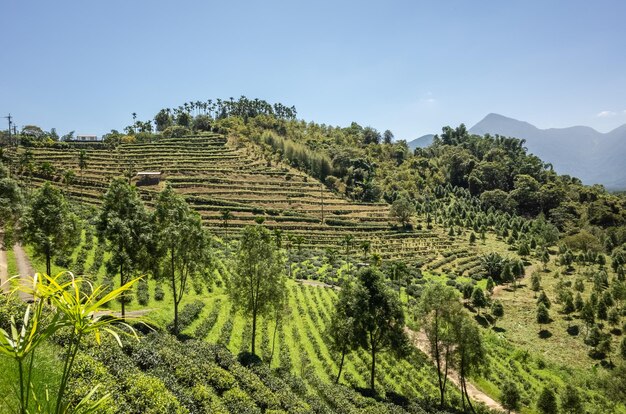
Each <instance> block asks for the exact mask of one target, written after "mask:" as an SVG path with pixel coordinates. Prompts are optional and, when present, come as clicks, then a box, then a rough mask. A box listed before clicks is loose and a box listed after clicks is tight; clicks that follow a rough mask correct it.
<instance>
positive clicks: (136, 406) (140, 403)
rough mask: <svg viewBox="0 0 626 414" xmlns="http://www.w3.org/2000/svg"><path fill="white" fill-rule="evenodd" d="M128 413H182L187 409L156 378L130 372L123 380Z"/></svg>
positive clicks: (186, 411)
mask: <svg viewBox="0 0 626 414" xmlns="http://www.w3.org/2000/svg"><path fill="white" fill-rule="evenodd" d="M125 386H126V388H127V389H126V396H127V398H128V402H129V410H128V411H127V413H129V414H161V413H172V414H184V413H188V412H189V411H188V410H187V409H186V408H184V407H182V406H181V405H180V403H179V402H178V400H177V399H176V397H174V395H172V393H171V392H170V391H169V390H168V389H167V388H166V387H165V385H164V384H163V382H161V381H160V380H158V379H157V378H154V377H151V376H148V375H144V374H132V375H130V376H128V377H127V379H126V381H125Z"/></svg>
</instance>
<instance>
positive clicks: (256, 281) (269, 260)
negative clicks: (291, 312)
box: [228, 226, 287, 354]
mask: <svg viewBox="0 0 626 414" xmlns="http://www.w3.org/2000/svg"><path fill="white" fill-rule="evenodd" d="M236 260H237V265H236V269H235V272H233V274H232V275H231V279H230V283H229V287H228V295H229V296H230V298H231V299H232V301H233V305H234V306H235V308H236V309H238V310H240V311H242V312H243V313H244V314H246V315H247V316H250V317H251V318H252V338H251V341H252V343H251V347H250V349H251V352H252V353H253V354H254V353H255V351H256V348H255V342H256V325H257V318H258V316H262V315H266V314H268V313H269V312H271V311H272V310H273V309H275V308H276V307H278V306H282V303H283V302H284V298H285V296H286V289H287V288H286V278H285V275H284V269H285V259H284V257H283V254H282V253H281V251H280V249H278V248H277V247H276V244H275V242H274V240H273V238H272V234H271V233H270V231H269V230H268V229H266V228H265V227H263V226H247V227H245V228H244V230H243V234H242V237H241V241H240V243H239V250H238V252H237V259H236Z"/></svg>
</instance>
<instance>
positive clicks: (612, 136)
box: [408, 114, 626, 190]
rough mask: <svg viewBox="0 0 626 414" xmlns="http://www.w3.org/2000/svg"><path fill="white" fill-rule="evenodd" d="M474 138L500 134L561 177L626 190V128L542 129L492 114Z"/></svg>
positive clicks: (425, 139) (423, 141) (426, 140)
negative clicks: (520, 142) (515, 141)
mask: <svg viewBox="0 0 626 414" xmlns="http://www.w3.org/2000/svg"><path fill="white" fill-rule="evenodd" d="M469 131H470V132H471V133H473V134H478V135H484V134H491V135H495V134H499V135H504V136H507V137H515V138H520V139H525V140H526V147H527V148H528V151H529V152H530V153H532V154H535V155H537V156H538V157H539V158H541V159H542V160H543V161H544V162H549V163H551V164H552V165H553V166H554V169H555V170H556V171H557V172H558V173H559V174H569V175H571V176H574V177H578V178H580V179H581V180H582V181H583V183H585V184H602V185H604V186H605V187H606V188H607V189H609V190H623V189H626V124H625V125H622V126H621V127H619V128H616V129H614V130H613V131H610V132H607V133H601V132H598V131H596V130H595V129H593V128H590V127H585V126H574V127H570V128H549V129H539V128H537V127H535V126H534V125H531V124H529V123H528V122H523V121H518V120H516V119H513V118H508V117H505V116H502V115H498V114H489V115H487V116H486V117H485V118H484V119H483V120H481V121H480V122H479V123H477V124H476V125H474V126H473V127H471V128H470V129H469ZM433 136H434V135H424V136H422V137H420V138H417V139H415V140H413V141H411V142H409V143H408V145H409V148H411V149H414V148H417V147H426V146H428V145H430V144H431V143H432V139H433Z"/></svg>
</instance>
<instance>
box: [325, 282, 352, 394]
mask: <svg viewBox="0 0 626 414" xmlns="http://www.w3.org/2000/svg"><path fill="white" fill-rule="evenodd" d="M355 312H356V311H355V308H354V294H353V293H352V285H351V284H350V283H346V284H345V285H344V286H343V288H342V289H341V291H340V292H339V299H338V300H337V303H336V304H335V311H334V312H333V314H332V316H331V318H330V325H329V326H328V332H327V333H328V335H327V338H328V340H329V348H330V349H331V350H332V351H334V352H337V353H339V354H340V355H341V360H340V362H339V371H338V372H337V377H336V378H335V383H339V379H340V378H341V371H342V370H343V363H344V361H345V358H346V355H347V354H348V353H349V352H350V351H352V350H354V349H355V348H356V347H357V343H356V336H355V327H356V319H357V317H358V316H357V315H356V314H355Z"/></svg>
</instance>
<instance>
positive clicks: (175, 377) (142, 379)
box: [70, 334, 430, 414]
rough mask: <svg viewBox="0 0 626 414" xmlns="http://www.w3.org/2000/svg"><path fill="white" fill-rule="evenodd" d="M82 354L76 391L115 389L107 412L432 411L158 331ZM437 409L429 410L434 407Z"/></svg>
mask: <svg viewBox="0 0 626 414" xmlns="http://www.w3.org/2000/svg"><path fill="white" fill-rule="evenodd" d="M85 352H86V355H84V354H79V356H78V358H77V360H76V366H77V369H75V370H74V375H73V377H72V378H71V384H70V389H71V390H73V391H74V392H75V398H76V399H77V398H78V397H79V396H80V392H81V391H82V390H85V389H88V388H89V387H91V386H93V385H95V384H101V389H106V390H107V392H110V393H111V394H112V396H113V399H114V404H112V405H110V406H108V407H107V408H106V411H105V412H106V413H111V414H113V413H129V414H135V413H136V414H139V413H142V414H143V413H176V414H183V413H215V414H221V413H231V414H244V413H245V414H248V413H251V414H256V413H263V412H265V413H274V414H278V413H320V414H322V413H323V414H326V413H328V414H330V413H346V414H351V413H372V414H374V413H405V412H411V413H426V412H427V411H425V410H423V409H422V408H421V407H420V406H419V405H417V404H416V403H415V402H413V403H411V404H405V406H404V408H403V407H400V406H399V405H396V404H393V403H391V402H388V401H377V400H375V399H372V398H366V397H363V396H362V395H360V394H359V393H357V392H355V391H354V390H352V389H350V388H347V387H344V386H335V385H333V386H330V385H328V384H325V383H323V382H321V381H319V380H318V379H316V378H315V377H314V376H312V375H308V376H307V377H306V378H304V379H303V378H301V377H299V376H297V375H289V374H288V373H286V372H284V371H279V372H278V375H277V373H275V372H273V371H272V370H270V369H269V367H267V365H264V364H261V365H255V366H252V367H250V368H246V367H244V366H243V365H241V363H240V362H239V361H237V359H236V358H235V357H234V355H233V354H231V353H230V352H228V351H227V350H226V349H224V348H223V347H221V346H219V345H211V344H208V343H206V342H199V341H187V342H185V343H184V344H182V343H180V342H178V341H177V340H176V339H175V338H173V337H171V336H167V335H163V334H152V335H148V336H146V337H143V338H142V339H141V341H139V342H134V343H130V344H128V345H127V346H125V347H124V349H123V350H122V349H120V348H119V347H117V346H116V345H115V344H113V343H107V344H105V345H104V346H101V347H98V346H92V347H89V348H86V349H85ZM429 412H430V411H429Z"/></svg>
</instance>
